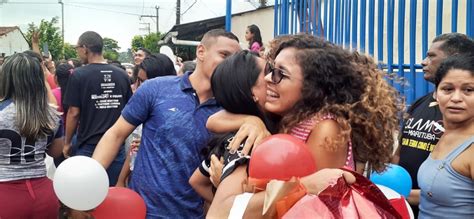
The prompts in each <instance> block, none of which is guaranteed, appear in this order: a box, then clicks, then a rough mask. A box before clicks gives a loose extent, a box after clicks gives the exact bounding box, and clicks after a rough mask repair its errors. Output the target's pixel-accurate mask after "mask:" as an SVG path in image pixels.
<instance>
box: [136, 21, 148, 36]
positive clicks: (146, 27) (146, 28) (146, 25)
mask: <svg viewBox="0 0 474 219" xmlns="http://www.w3.org/2000/svg"><path fill="white" fill-rule="evenodd" d="M140 24H143V25H145V27H144V28H138V29H139V30H144V31H148V34H150V23H140Z"/></svg>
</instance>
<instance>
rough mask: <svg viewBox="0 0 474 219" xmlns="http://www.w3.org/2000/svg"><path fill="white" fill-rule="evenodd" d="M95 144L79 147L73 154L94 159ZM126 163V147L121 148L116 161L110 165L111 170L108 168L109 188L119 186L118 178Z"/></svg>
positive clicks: (74, 149) (75, 148)
mask: <svg viewBox="0 0 474 219" xmlns="http://www.w3.org/2000/svg"><path fill="white" fill-rule="evenodd" d="M95 146H96V145H95V144H84V145H81V146H79V147H77V146H75V147H73V149H72V154H73V155H74V156H76V155H82V156H87V157H92V154H93V153H94V150H95ZM124 161H125V150H124V145H121V146H120V150H119V152H118V154H117V156H116V157H115V159H114V161H113V162H112V163H111V164H110V166H109V168H107V176H108V177H109V186H115V184H117V180H118V177H119V175H120V171H121V170H122V167H123V163H124Z"/></svg>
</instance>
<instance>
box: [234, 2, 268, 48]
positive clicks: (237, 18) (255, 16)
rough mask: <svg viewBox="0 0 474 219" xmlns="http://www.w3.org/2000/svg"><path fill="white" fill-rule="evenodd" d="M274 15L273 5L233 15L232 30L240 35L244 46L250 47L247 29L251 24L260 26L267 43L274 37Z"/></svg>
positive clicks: (263, 38)
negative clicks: (246, 39)
mask: <svg viewBox="0 0 474 219" xmlns="http://www.w3.org/2000/svg"><path fill="white" fill-rule="evenodd" d="M273 16H274V12H273V7H268V8H263V9H259V10H255V11H250V12H245V13H242V14H238V15H232V26H231V28H232V32H233V33H234V34H235V35H236V36H237V37H239V41H240V45H241V46H242V48H248V42H247V41H245V30H246V29H247V26H249V25H251V24H255V25H257V26H258V27H259V28H260V33H261V34H262V42H263V44H265V45H266V44H267V43H268V41H270V40H271V39H273Z"/></svg>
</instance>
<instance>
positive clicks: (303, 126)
mask: <svg viewBox="0 0 474 219" xmlns="http://www.w3.org/2000/svg"><path fill="white" fill-rule="evenodd" d="M327 119H332V120H336V116H334V115H332V114H327V115H324V116H323V117H319V116H313V117H312V118H310V119H307V120H305V121H302V122H300V123H298V124H297V125H296V126H295V127H293V128H292V129H291V130H290V135H292V136H294V137H296V138H298V139H300V140H302V141H304V142H305V143H306V142H307V141H308V138H309V135H310V134H311V131H312V130H313V128H314V126H316V125H317V124H318V123H320V122H321V121H323V120H327ZM344 167H346V168H349V169H351V170H355V164H354V157H353V153H352V141H351V140H349V142H348V148H347V159H346V163H345V165H344Z"/></svg>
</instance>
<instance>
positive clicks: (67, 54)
mask: <svg viewBox="0 0 474 219" xmlns="http://www.w3.org/2000/svg"><path fill="white" fill-rule="evenodd" d="M71 58H78V56H77V52H76V48H74V46H73V45H71V44H69V43H64V59H66V60H68V59H71Z"/></svg>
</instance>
